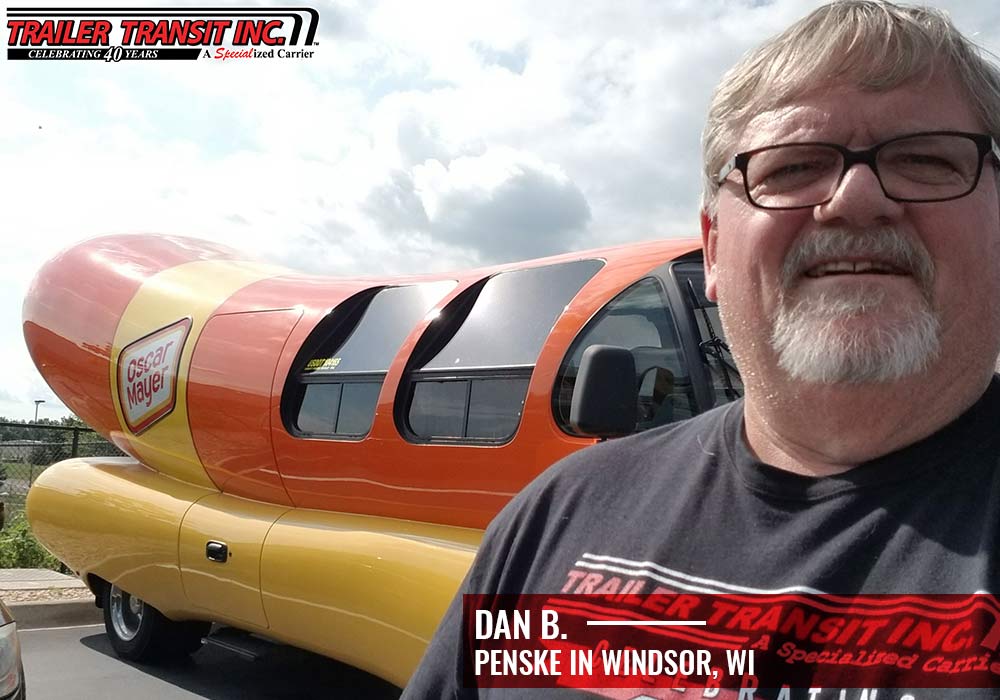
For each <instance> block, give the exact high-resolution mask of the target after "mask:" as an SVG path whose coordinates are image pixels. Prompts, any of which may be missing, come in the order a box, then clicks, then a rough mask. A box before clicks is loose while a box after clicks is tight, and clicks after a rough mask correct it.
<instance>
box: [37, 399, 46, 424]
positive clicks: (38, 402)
mask: <svg viewBox="0 0 1000 700" xmlns="http://www.w3.org/2000/svg"><path fill="white" fill-rule="evenodd" d="M42 403H45V399H35V422H36V423H37V422H38V405H39V404H42Z"/></svg>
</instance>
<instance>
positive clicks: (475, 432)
mask: <svg viewBox="0 0 1000 700" xmlns="http://www.w3.org/2000/svg"><path fill="white" fill-rule="evenodd" d="M527 391H528V380H527V379H477V380H474V381H473V382H472V394H471V396H470V399H469V424H468V427H467V428H466V434H465V436H466V437H470V438H483V439H487V440H500V439H506V438H509V437H510V436H511V435H513V434H514V431H515V430H517V425H518V423H520V421H521V410H522V408H523V407H524V395H525V394H526V393H527Z"/></svg>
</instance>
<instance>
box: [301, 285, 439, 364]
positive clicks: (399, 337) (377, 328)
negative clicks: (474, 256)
mask: <svg viewBox="0 0 1000 700" xmlns="http://www.w3.org/2000/svg"><path fill="white" fill-rule="evenodd" d="M454 287H455V282H452V281H445V282H430V283H427V284H415V285H411V286H408V287H389V288H387V289H383V290H382V291H380V292H379V293H378V294H376V295H375V298H374V299H372V300H371V303H370V304H369V305H368V308H367V309H366V310H365V313H364V316H362V317H361V320H360V321H359V322H358V325H357V326H356V327H355V328H354V329H353V331H352V332H351V334H350V335H349V336H348V338H347V340H345V341H343V342H335V344H336V347H329V345H328V344H324V346H323V347H322V348H321V350H320V351H319V352H317V353H316V355H315V357H313V358H311V359H310V361H309V362H308V363H307V364H306V366H305V368H304V371H305V372H307V373H309V374H321V373H322V374H327V373H342V372H385V371H386V370H387V369H389V365H390V364H391V363H392V360H393V358H394V357H395V356H396V354H397V353H398V352H399V348H400V347H401V346H402V344H403V341H404V340H406V337H407V336H408V335H409V334H410V332H411V331H412V330H413V328H414V326H416V325H417V322H418V321H420V320H421V319H422V318H423V317H424V316H426V315H427V312H428V311H430V310H431V308H433V306H434V305H435V304H436V303H437V302H438V301H440V300H441V298H442V297H444V295H445V294H447V293H448V292H449V291H451V290H452V289H453V288H454ZM333 340H334V341H336V339H333Z"/></svg>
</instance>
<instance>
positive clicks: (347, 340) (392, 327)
mask: <svg viewBox="0 0 1000 700" xmlns="http://www.w3.org/2000/svg"><path fill="white" fill-rule="evenodd" d="M454 286H455V282H453V281H444V282H429V283H425V284H415V285H410V286H406V287H387V288H384V289H381V290H376V292H375V293H374V294H372V293H366V294H363V296H360V297H356V298H353V299H352V300H349V301H347V302H344V304H343V305H342V306H344V308H343V309H341V308H340V307H338V309H335V310H334V311H333V312H331V314H330V316H329V317H328V321H329V322H321V323H320V324H318V325H317V327H316V330H315V331H313V336H315V337H310V338H308V339H307V340H306V342H305V343H304V344H303V349H304V351H305V355H304V356H302V357H300V358H297V361H296V365H295V366H294V367H293V377H292V380H291V381H290V382H289V386H288V387H287V389H288V390H287V391H286V394H287V396H288V401H289V404H290V408H289V410H288V411H287V412H286V414H285V415H288V416H290V417H291V420H290V421H287V422H289V423H290V424H291V425H289V429H290V432H292V433H293V434H296V435H300V436H309V437H313V436H315V437H343V438H355V439H356V438H360V437H363V436H364V435H366V434H367V433H368V431H369V430H371V426H372V421H373V420H374V418H375V407H376V404H377V403H378V395H379V392H380V391H381V389H382V382H383V381H384V379H385V374H386V371H387V370H388V369H389V365H390V363H391V362H392V360H393V358H395V356H396V354H397V353H398V352H399V348H400V346H402V344H403V341H404V340H406V337H407V336H408V335H409V334H410V332H411V331H412V330H413V327H414V326H415V325H416V324H417V322H418V321H419V320H420V319H422V318H423V317H424V316H426V315H427V312H428V311H430V310H431V308H433V307H434V305H435V304H437V303H438V302H439V301H440V300H441V299H442V298H443V297H444V295H445V294H447V293H448V292H449V291H451V290H452V289H453V288H454Z"/></svg>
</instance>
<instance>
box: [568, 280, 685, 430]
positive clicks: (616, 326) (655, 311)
mask: <svg viewBox="0 0 1000 700" xmlns="http://www.w3.org/2000/svg"><path fill="white" fill-rule="evenodd" d="M599 344H600V345H616V346H618V347H623V348H628V349H629V350H631V351H632V354H633V355H634V356H635V359H636V371H637V372H638V373H639V376H638V377H637V378H636V381H637V382H638V383H639V405H638V415H639V420H638V423H637V424H636V432H639V431H642V430H646V429H648V428H653V427H656V426H659V425H665V424H667V423H672V422H674V421H678V420H682V419H684V418H690V417H691V416H693V415H694V414H695V413H696V412H697V408H696V406H697V404H696V403H695V396H694V390H693V387H692V385H691V378H690V376H689V373H688V371H687V367H686V365H685V361H684V355H683V353H682V352H681V348H680V343H679V342H678V339H677V329H676V327H675V325H674V319H673V317H672V316H671V314H670V311H669V307H668V305H667V299H666V296H665V295H664V292H663V288H662V286H661V285H660V282H659V281H658V280H656V279H655V278H652V277H649V278H645V279H642V280H639V281H638V282H636V283H635V284H633V285H632V286H631V287H629V288H628V289H626V290H625V291H623V292H622V293H620V294H619V295H618V296H616V297H615V298H614V299H612V300H611V301H610V302H608V304H607V305H606V306H605V307H604V308H603V309H601V310H600V311H599V312H598V313H597V314H596V315H595V316H594V318H593V319H591V321H590V322H589V323H588V324H587V325H586V326H585V327H584V328H583V330H582V331H580V334H579V335H578V336H577V338H576V340H574V341H573V344H572V345H571V346H570V349H569V351H568V352H567V354H566V358H565V359H564V360H563V365H562V368H561V369H560V371H559V375H558V376H557V377H556V384H555V390H554V391H553V414H554V416H555V419H556V423H557V424H558V425H559V427H560V428H562V429H563V430H564V431H565V432H567V433H570V434H573V432H574V431H573V429H572V427H570V424H569V412H570V403H571V401H572V398H573V387H574V386H575V384H576V376H577V373H578V372H579V369H580V359H581V358H582V356H583V351H584V350H586V349H587V348H588V347H590V346H591V345H599Z"/></svg>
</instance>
